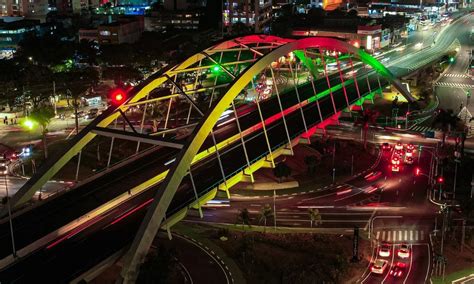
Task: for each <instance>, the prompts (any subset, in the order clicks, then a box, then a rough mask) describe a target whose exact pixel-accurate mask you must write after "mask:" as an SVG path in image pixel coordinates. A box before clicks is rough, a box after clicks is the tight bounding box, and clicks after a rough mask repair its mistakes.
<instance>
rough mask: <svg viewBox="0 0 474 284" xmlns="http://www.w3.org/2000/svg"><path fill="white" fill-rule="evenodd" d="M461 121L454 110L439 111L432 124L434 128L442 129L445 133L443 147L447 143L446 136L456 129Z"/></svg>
mask: <svg viewBox="0 0 474 284" xmlns="http://www.w3.org/2000/svg"><path fill="white" fill-rule="evenodd" d="M459 120H460V119H459V118H458V117H457V116H456V115H455V114H454V112H453V110H452V109H448V110H444V109H439V110H438V111H437V115H436V117H435V118H434V120H433V122H432V126H433V127H439V128H441V131H442V133H443V142H442V145H444V143H445V142H446V135H447V134H448V133H449V132H451V130H452V129H455V128H456V125H457V123H458V121H459Z"/></svg>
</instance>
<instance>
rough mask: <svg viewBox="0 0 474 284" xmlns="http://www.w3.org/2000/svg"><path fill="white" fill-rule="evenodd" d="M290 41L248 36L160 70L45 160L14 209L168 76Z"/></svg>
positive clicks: (18, 196)
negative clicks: (222, 55) (235, 52)
mask: <svg viewBox="0 0 474 284" xmlns="http://www.w3.org/2000/svg"><path fill="white" fill-rule="evenodd" d="M289 41H291V40H289V39H284V38H280V37H276V36H266V35H248V36H243V37H238V38H234V39H230V40H226V41H223V42H220V43H218V44H215V45H213V46H212V47H210V48H207V49H205V50H203V51H202V52H199V53H196V54H194V55H192V56H190V57H188V58H187V59H186V60H185V61H183V62H182V63H180V64H178V65H175V66H173V67H171V68H167V69H164V70H161V71H159V72H158V73H156V74H155V75H152V76H150V77H149V78H148V79H147V80H145V81H144V82H142V83H141V84H139V85H138V86H137V87H135V88H134V89H132V90H131V91H130V93H129V96H128V98H127V100H126V101H125V102H124V103H123V104H122V105H121V106H119V107H110V108H109V109H107V110H106V111H105V112H104V113H103V114H102V115H100V116H99V117H97V118H96V119H95V120H93V121H92V122H91V123H90V124H89V125H88V126H87V127H86V128H85V129H83V130H82V131H81V132H80V133H79V134H78V135H76V136H74V137H73V138H72V139H71V140H70V142H69V143H68V146H67V147H66V148H65V150H64V151H62V152H57V153H56V154H55V155H54V156H53V157H51V158H50V159H48V160H46V161H45V163H44V164H43V165H41V167H40V168H39V169H38V171H37V174H35V175H33V176H32V177H31V178H30V179H29V180H28V181H27V182H26V183H25V184H24V185H23V186H22V187H21V188H20V190H19V191H18V192H17V193H16V194H15V195H14V196H13V197H12V199H11V201H10V202H12V206H13V207H16V206H19V205H21V204H23V203H26V202H28V201H29V200H30V199H31V198H32V197H33V195H34V194H35V192H37V191H38V190H40V188H41V187H42V186H43V185H44V184H45V183H46V182H47V181H48V180H50V179H51V178H52V177H53V176H54V175H55V174H56V173H57V172H58V171H59V170H60V169H61V168H62V167H63V166H64V165H65V164H66V163H67V162H68V161H69V160H71V159H72V158H73V157H74V156H76V155H77V154H78V153H79V152H80V151H81V149H82V148H84V147H85V146H86V145H87V144H88V143H89V142H90V141H91V140H92V139H93V138H94V137H95V136H96V134H95V133H93V132H92V130H93V129H94V128H95V127H107V126H108V125H110V124H111V123H112V122H113V121H114V120H115V119H116V118H117V117H118V116H119V115H120V114H119V113H118V112H117V110H118V109H119V108H120V109H121V110H122V111H126V110H127V109H128V108H129V106H128V105H129V104H131V103H136V102H138V101H140V100H141V99H143V98H145V97H146V95H147V94H149V93H150V92H151V91H152V90H154V89H155V88H157V87H159V86H161V85H162V84H163V83H165V82H166V81H167V80H168V77H167V76H172V75H173V74H176V73H180V72H184V71H183V70H185V69H186V68H188V67H190V66H192V65H193V64H196V63H198V62H199V61H200V60H202V59H204V58H206V53H207V54H214V53H216V52H221V51H228V50H230V49H232V48H236V47H242V48H244V49H245V47H246V46H247V45H248V44H259V43H265V44H271V45H272V46H273V45H274V46H275V47H277V46H279V45H282V44H286V43H288V42H289ZM275 47H273V48H275ZM5 214H6V211H5V210H2V212H1V214H0V215H1V216H4V215H5Z"/></svg>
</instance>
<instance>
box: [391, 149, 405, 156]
mask: <svg viewBox="0 0 474 284" xmlns="http://www.w3.org/2000/svg"><path fill="white" fill-rule="evenodd" d="M393 155H395V156H398V157H403V150H395V152H393Z"/></svg>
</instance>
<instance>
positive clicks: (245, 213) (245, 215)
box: [236, 208, 252, 228]
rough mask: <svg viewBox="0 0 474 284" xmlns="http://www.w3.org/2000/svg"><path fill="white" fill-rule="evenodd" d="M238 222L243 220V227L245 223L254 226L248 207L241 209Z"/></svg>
mask: <svg viewBox="0 0 474 284" xmlns="http://www.w3.org/2000/svg"><path fill="white" fill-rule="evenodd" d="M237 222H238V223H240V222H242V227H244V225H248V226H249V228H250V227H252V226H251V225H250V212H249V210H248V209H247V208H243V209H241V210H239V214H238V215H237ZM237 222H236V223H237Z"/></svg>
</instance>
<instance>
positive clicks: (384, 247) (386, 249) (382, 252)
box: [379, 244, 392, 257]
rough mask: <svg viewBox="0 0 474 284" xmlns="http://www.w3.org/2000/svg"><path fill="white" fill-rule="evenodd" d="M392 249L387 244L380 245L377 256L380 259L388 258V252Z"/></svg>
mask: <svg viewBox="0 0 474 284" xmlns="http://www.w3.org/2000/svg"><path fill="white" fill-rule="evenodd" d="M391 250H392V248H391V247H390V245H389V244H382V245H381V246H380V249H379V256H381V257H389V256H390V251H391Z"/></svg>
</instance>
